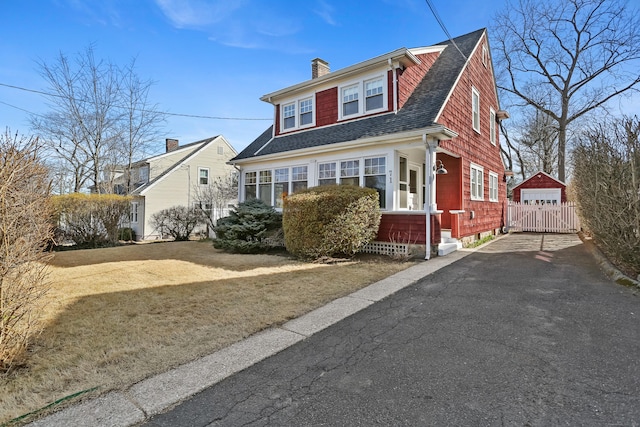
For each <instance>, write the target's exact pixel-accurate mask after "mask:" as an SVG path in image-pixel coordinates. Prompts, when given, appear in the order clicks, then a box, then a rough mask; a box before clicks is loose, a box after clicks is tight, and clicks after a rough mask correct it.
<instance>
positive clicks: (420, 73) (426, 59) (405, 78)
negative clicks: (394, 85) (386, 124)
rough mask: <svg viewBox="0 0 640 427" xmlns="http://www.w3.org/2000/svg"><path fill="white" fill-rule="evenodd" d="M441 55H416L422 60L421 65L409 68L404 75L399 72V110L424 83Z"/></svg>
mask: <svg viewBox="0 0 640 427" xmlns="http://www.w3.org/2000/svg"><path fill="white" fill-rule="evenodd" d="M439 55H440V53H426V54H422V55H416V56H417V57H418V59H420V64H419V65H413V66H411V67H408V68H407V69H405V70H404V71H403V72H402V73H400V72H398V100H399V103H398V108H402V106H403V105H404V104H405V102H407V100H408V99H409V97H410V96H411V94H412V93H413V91H414V90H415V88H416V86H418V84H419V83H420V82H421V81H422V78H423V77H424V76H425V74H427V71H429V68H431V66H432V65H433V63H434V62H435V61H436V59H438V56H439ZM389 93H391V92H389Z"/></svg>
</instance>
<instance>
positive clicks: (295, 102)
mask: <svg viewBox="0 0 640 427" xmlns="http://www.w3.org/2000/svg"><path fill="white" fill-rule="evenodd" d="M443 49H444V46H430V47H424V48H417V49H407V48H401V49H398V50H395V51H393V52H390V53H387V54H384V55H380V56H378V57H375V58H372V59H369V60H367V61H364V62H361V63H358V64H355V65H352V66H350V67H346V68H343V69H341V70H338V71H334V72H331V70H330V68H329V63H328V62H326V61H324V60H322V59H320V58H315V59H314V60H312V61H311V72H312V76H311V77H312V78H311V79H310V80H307V81H305V82H302V83H299V84H297V85H294V86H290V87H288V88H285V89H281V90H279V91H276V92H272V93H269V94H267V95H264V96H263V97H261V98H260V99H261V100H262V101H265V102H268V103H270V104H272V105H273V106H274V108H275V123H274V127H273V129H274V136H278V135H283V134H287V133H291V132H298V131H303V130H307V129H311V128H317V127H321V126H328V125H333V124H336V123H341V122H346V121H350V120H355V119H360V118H363V117H369V116H373V115H378V114H388V113H394V112H397V111H398V109H399V108H401V107H402V105H403V103H404V102H405V101H406V99H407V98H408V96H409V95H410V93H411V92H412V91H413V89H415V86H416V85H417V83H418V82H419V81H420V80H421V79H422V77H423V76H424V75H425V73H426V72H427V71H428V69H429V67H430V66H431V65H432V64H433V62H434V61H435V59H436V58H437V57H438V55H439V54H440V52H442V50H443ZM414 68H415V71H414V72H410V73H408V74H407V77H405V78H403V77H402V76H403V74H404V73H405V70H407V69H414Z"/></svg>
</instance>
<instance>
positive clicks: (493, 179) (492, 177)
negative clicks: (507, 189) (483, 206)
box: [489, 171, 499, 202]
mask: <svg viewBox="0 0 640 427" xmlns="http://www.w3.org/2000/svg"><path fill="white" fill-rule="evenodd" d="M492 182H495V194H496V196H495V197H491V194H492V192H493V191H492V187H493V185H491V183H492ZM498 194H499V184H498V174H497V173H495V172H491V171H490V172H489V201H490V202H497V201H498V197H499V196H498Z"/></svg>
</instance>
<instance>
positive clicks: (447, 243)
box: [438, 230, 462, 256]
mask: <svg viewBox="0 0 640 427" xmlns="http://www.w3.org/2000/svg"><path fill="white" fill-rule="evenodd" d="M458 249H462V242H461V241H459V240H458V239H456V238H453V237H451V230H442V242H441V243H440V244H439V245H438V256H445V255H448V254H450V253H451V252H455V251H457V250H458Z"/></svg>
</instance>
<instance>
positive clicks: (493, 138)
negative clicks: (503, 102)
mask: <svg viewBox="0 0 640 427" xmlns="http://www.w3.org/2000/svg"><path fill="white" fill-rule="evenodd" d="M489 132H491V143H492V144H493V145H496V112H495V111H494V110H493V108H491V109H490V110H489Z"/></svg>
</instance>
